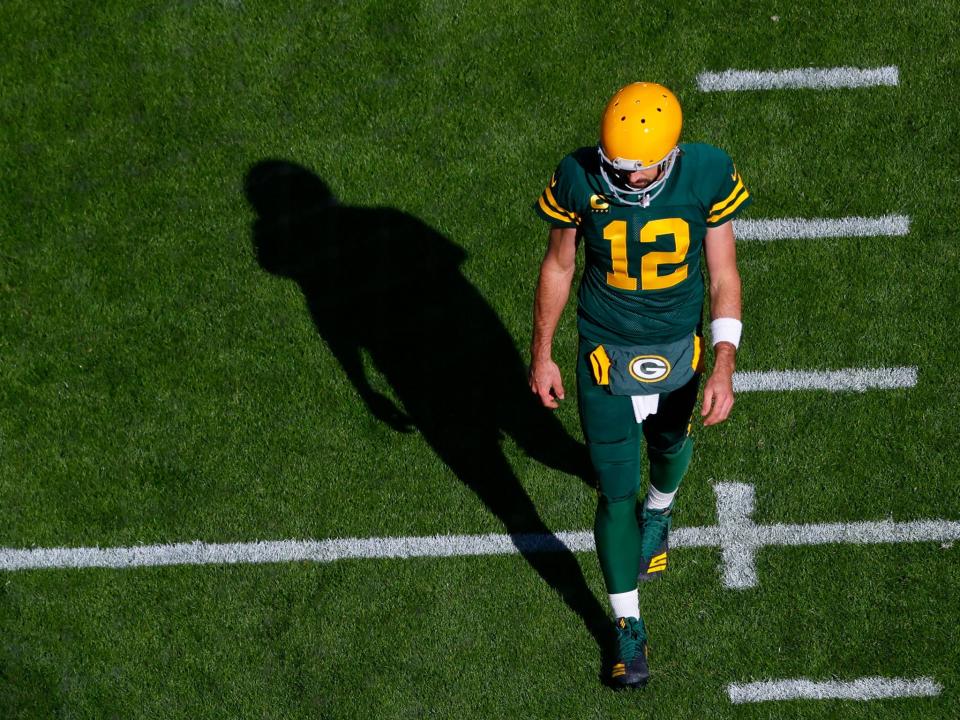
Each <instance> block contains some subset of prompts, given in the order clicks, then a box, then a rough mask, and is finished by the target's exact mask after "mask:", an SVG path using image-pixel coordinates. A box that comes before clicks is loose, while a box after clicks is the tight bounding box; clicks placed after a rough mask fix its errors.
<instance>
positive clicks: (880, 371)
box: [733, 366, 917, 392]
mask: <svg viewBox="0 0 960 720" xmlns="http://www.w3.org/2000/svg"><path fill="white" fill-rule="evenodd" d="M916 384H917V368H916V367H912V366H911V367H890V368H845V369H843V370H764V371H763V372H738V373H734V375H733V389H734V390H735V391H737V392H770V391H777V392H780V391H783V390H829V391H831V392H841V391H846V392H865V391H866V390H892V389H896V388H912V387H914V386H915V385H916Z"/></svg>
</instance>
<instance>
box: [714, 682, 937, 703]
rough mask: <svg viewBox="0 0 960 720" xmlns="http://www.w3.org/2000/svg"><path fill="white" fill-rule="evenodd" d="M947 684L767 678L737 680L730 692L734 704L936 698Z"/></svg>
mask: <svg viewBox="0 0 960 720" xmlns="http://www.w3.org/2000/svg"><path fill="white" fill-rule="evenodd" d="M942 691H943V686H942V685H941V684H940V683H938V682H936V681H935V680H934V679H933V678H917V679H916V680H906V679H904V678H883V677H867V678H860V679H858V680H851V681H849V682H839V681H835V680H831V681H827V682H814V681H812V680H806V679H803V678H800V679H797V680H766V681H763V682H751V683H744V684H739V683H733V684H731V685H728V686H727V694H728V695H729V696H730V701H731V702H733V703H734V704H738V705H739V704H741V703H751V702H765V701H769V700H880V699H883V698H902V697H935V696H937V695H939V694H940V693H941V692H942Z"/></svg>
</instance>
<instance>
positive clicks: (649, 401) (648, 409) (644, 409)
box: [630, 395, 660, 423]
mask: <svg viewBox="0 0 960 720" xmlns="http://www.w3.org/2000/svg"><path fill="white" fill-rule="evenodd" d="M630 401H631V402H632V403H633V416H634V417H635V418H636V419H637V422H638V423H642V422H643V421H644V419H646V417H647V415H656V414H657V407H658V406H659V405H660V396H659V395H631V396H630Z"/></svg>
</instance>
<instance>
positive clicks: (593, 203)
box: [590, 195, 610, 210]
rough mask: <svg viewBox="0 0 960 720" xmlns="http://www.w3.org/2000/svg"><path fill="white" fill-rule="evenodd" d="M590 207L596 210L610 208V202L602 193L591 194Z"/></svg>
mask: <svg viewBox="0 0 960 720" xmlns="http://www.w3.org/2000/svg"><path fill="white" fill-rule="evenodd" d="M590 207H591V208H593V209H594V210H609V209H610V203H608V202H606V201H605V200H604V199H603V196H602V195H591V196H590Z"/></svg>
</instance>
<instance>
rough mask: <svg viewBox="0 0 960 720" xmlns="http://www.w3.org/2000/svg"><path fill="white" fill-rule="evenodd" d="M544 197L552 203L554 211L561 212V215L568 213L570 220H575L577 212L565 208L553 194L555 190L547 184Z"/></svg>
mask: <svg viewBox="0 0 960 720" xmlns="http://www.w3.org/2000/svg"><path fill="white" fill-rule="evenodd" d="M543 197H544V198H545V199H546V201H547V202H548V203H549V204H550V207H552V208H553V209H554V211H556V212H558V213H560V214H561V215H566V216H567V217H568V218H569V219H570V222H573V221H574V219H575V218H576V217H577V215H576V213H572V212H570V211H569V210H567V209H565V208H564V207H563V206H562V205H561V204H560V203H558V202H557V199H556V198H555V197H554V196H553V191H552V190H551V189H550V187H549V186H547V187H546V188H545V189H544V191H543Z"/></svg>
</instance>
